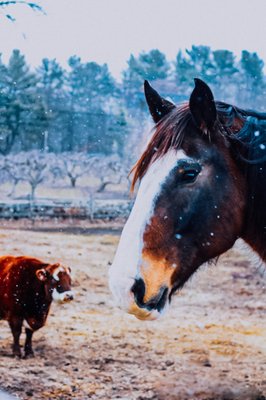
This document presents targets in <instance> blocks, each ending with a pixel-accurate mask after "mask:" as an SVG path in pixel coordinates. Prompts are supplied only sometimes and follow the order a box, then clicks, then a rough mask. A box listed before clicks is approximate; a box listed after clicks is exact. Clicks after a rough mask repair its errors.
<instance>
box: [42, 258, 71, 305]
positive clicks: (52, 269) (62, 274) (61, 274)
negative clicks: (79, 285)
mask: <svg viewBox="0 0 266 400" xmlns="http://www.w3.org/2000/svg"><path fill="white" fill-rule="evenodd" d="M70 272H71V269H70V268H69V267H64V266H63V265H61V264H59V263H57V264H51V265H47V266H45V267H44V268H41V269H38V270H37V271H36V276H37V278H38V279H39V280H40V281H41V282H43V283H44V287H45V292H46V295H47V297H48V298H50V299H51V300H56V301H58V302H67V301H71V300H73V299H74V294H73V292H72V290H71V277H70Z"/></svg>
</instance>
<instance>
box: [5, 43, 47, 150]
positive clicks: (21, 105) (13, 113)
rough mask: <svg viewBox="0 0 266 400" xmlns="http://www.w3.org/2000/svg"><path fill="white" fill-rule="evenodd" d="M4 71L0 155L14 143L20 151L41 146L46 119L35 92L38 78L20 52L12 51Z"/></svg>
mask: <svg viewBox="0 0 266 400" xmlns="http://www.w3.org/2000/svg"><path fill="white" fill-rule="evenodd" d="M1 69H2V74H1V77H0V87H1V93H0V104H1V111H2V112H1V119H0V131H1V142H0V153H1V154H7V153H9V152H10V150H11V149H12V147H13V145H14V143H15V141H16V145H17V149H19V150H20V149H24V150H28V149H30V148H33V147H35V145H38V144H39V145H40V144H41V143H42V141H43V129H44V127H45V125H46V120H47V118H46V114H45V110H44V107H43V104H42V101H41V99H40V97H39V96H38V93H37V90H36V83H37V80H36V76H35V75H34V74H33V73H32V72H30V70H29V67H28V66H27V64H26V62H25V58H24V56H23V55H22V54H21V53H20V52H19V50H13V53H12V55H11V57H10V60H9V63H8V65H7V66H6V67H5V66H3V65H2V64H1Z"/></svg>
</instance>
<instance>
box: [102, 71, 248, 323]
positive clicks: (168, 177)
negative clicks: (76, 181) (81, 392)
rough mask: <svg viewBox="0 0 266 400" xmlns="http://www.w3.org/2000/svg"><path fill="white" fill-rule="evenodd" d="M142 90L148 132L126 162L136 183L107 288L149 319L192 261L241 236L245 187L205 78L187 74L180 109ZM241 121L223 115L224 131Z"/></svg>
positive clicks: (186, 273)
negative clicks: (132, 161)
mask: <svg viewBox="0 0 266 400" xmlns="http://www.w3.org/2000/svg"><path fill="white" fill-rule="evenodd" d="M144 90H145V96H146V100H147V104H148V107H149V110H150V113H151V115H152V118H153V120H154V122H155V123H156V125H155V132H154V134H153V137H152V138H151V140H150V142H149V144H148V146H147V148H146V150H145V151H144V153H143V155H142V156H141V158H140V159H139V161H138V162H137V164H136V165H135V167H134V168H133V172H134V177H133V185H134V184H135V183H136V182H137V181H139V182H140V184H139V189H138V194H137V197H136V200H135V204H134V206H133V209H132V211H131V214H130V216H129V219H128V221H127V223H126V225H125V227H124V230H123V233H122V236H121V239H120V243H119V246H118V249H117V253H116V256H115V259H114V261H113V264H112V266H111V268H110V288H111V291H112V292H113V294H114V296H115V298H116V300H117V302H118V303H119V305H120V306H121V307H123V308H124V309H126V311H127V312H129V313H132V314H134V315H135V316H136V317H138V318H139V319H155V318H157V317H158V316H160V314H161V313H163V311H164V310H166V309H167V306H168V305H169V303H170V301H171V296H172V295H173V293H174V292H175V291H176V290H178V289H180V288H182V286H183V285H184V283H185V282H186V281H187V280H188V279H189V278H190V277H191V275H192V274H193V273H194V272H195V271H196V270H197V269H198V268H199V267H200V265H202V264H203V263H205V262H207V261H210V260H212V259H214V258H216V257H217V256H219V255H220V254H222V253H223V252H225V251H226V250H228V249H229V248H231V247H232V246H233V244H234V242H235V241H236V239H237V238H238V237H239V236H240V235H241V232H242V229H243V221H244V214H245V207H246V201H245V198H246V185H245V178H244V176H243V173H242V171H241V168H240V166H239V163H237V161H236V157H235V156H234V154H233V150H232V146H231V145H230V139H229V134H228V135H226V134H225V131H226V132H227V133H228V129H229V128H228V126H229V125H228V119H227V116H226V113H223V112H222V111H223V110H222V108H223V106H222V104H220V105H219V103H218V102H217V103H216V102H215V101H214V98H213V94H212V92H211V89H210V88H209V87H208V85H207V84H206V83H204V82H203V81H201V80H199V79H195V88H194V90H193V91H192V93H191V96H190V99H189V102H188V103H187V104H184V105H182V106H180V107H177V106H175V105H174V104H172V103H171V102H169V101H168V100H166V99H164V98H162V97H161V96H160V95H159V94H158V93H157V92H156V91H155V90H154V89H153V88H152V87H151V86H150V85H149V83H148V82H145V87H144ZM219 110H220V111H221V112H220V111H219ZM244 122H245V121H244V119H243V120H242V119H239V118H237V117H236V118H231V120H230V134H233V133H234V132H235V131H236V130H239V129H240V128H241V127H242V126H243V124H244Z"/></svg>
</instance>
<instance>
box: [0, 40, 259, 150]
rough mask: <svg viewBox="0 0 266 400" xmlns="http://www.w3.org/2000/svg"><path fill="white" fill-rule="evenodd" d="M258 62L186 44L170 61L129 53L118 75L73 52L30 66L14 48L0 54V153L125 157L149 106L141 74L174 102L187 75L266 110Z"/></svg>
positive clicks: (187, 86)
mask: <svg viewBox="0 0 266 400" xmlns="http://www.w3.org/2000/svg"><path fill="white" fill-rule="evenodd" d="M263 67H264V62H263V60H262V59H260V57H259V56H258V55H257V53H251V52H248V51H246V50H244V51H242V54H241V57H240V59H237V57H236V56H235V55H234V54H233V53H232V52H231V51H228V50H215V51H213V50H212V49H211V48H210V47H208V46H192V48H191V49H189V50H186V51H185V52H184V51H179V52H178V53H177V56H176V59H175V60H174V61H169V60H167V58H166V56H165V54H164V53H162V52H161V51H159V50H158V49H153V50H150V51H149V52H142V53H140V54H139V55H137V56H135V55H131V56H130V58H129V60H128V63H127V68H126V69H125V70H124V71H123V72H122V81H121V82H118V81H116V80H115V79H114V78H113V77H112V75H111V73H110V71H109V68H108V65H107V64H103V65H100V64H98V63H96V62H94V61H82V60H81V58H80V57H78V56H71V57H70V58H69V60H68V64H67V67H66V68H64V67H63V66H62V65H60V64H59V63H58V62H57V61H56V60H55V59H47V58H44V59H43V60H42V62H41V65H39V66H38V67H37V68H36V69H34V70H33V69H32V68H30V66H29V65H28V63H27V61H26V59H25V56H24V55H23V54H21V52H20V51H19V50H13V53H12V54H11V56H10V59H9V61H8V62H7V63H4V62H3V61H1V60H0V154H2V155H7V154H9V153H10V152H21V151H30V150H34V149H38V150H41V151H43V152H54V153H62V152H85V153H90V154H99V153H103V154H107V155H108V154H113V153H117V154H119V155H120V156H123V155H125V154H127V156H129V157H130V155H131V153H132V152H131V151H128V148H130V145H129V143H130V141H131V142H132V143H133V147H134V143H135V142H134V140H135V141H136V138H135V139H134V138H132V134H131V132H136V130H137V131H140V130H141V127H142V126H143V120H144V119H145V118H146V117H147V115H148V113H147V109H146V104H145V101H144V96H143V89H142V86H143V80H144V79H147V80H149V81H150V82H151V83H152V85H154V87H155V88H156V89H158V90H159V91H160V93H162V95H163V96H165V97H169V98H171V99H172V100H173V101H174V102H176V103H178V102H182V101H184V100H186V99H187V97H188V95H189V93H190V91H191V89H192V87H193V78H194V77H200V78H202V79H203V80H205V81H206V82H207V83H209V84H210V85H211V86H212V89H213V91H214V93H215V95H216V98H217V99H219V100H224V101H227V102H231V103H236V104H237V105H239V106H242V107H249V108H256V109H257V110H260V109H263V108H264V104H265V101H264V95H265V88H266V86H265V82H266V81H265V74H264V70H263Z"/></svg>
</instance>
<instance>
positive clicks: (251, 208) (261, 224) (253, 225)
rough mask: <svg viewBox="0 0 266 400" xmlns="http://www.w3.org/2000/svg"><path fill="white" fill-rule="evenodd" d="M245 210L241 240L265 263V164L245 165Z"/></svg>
mask: <svg viewBox="0 0 266 400" xmlns="http://www.w3.org/2000/svg"><path fill="white" fill-rule="evenodd" d="M245 174H246V182H247V208H246V214H245V223H244V230H243V235H242V237H243V239H244V240H245V241H246V242H247V243H248V244H249V245H250V246H251V247H252V248H253V249H254V250H255V251H256V252H257V253H258V254H259V256H260V257H261V258H262V259H263V260H264V261H266V162H264V163H260V164H256V165H246V168H245Z"/></svg>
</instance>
